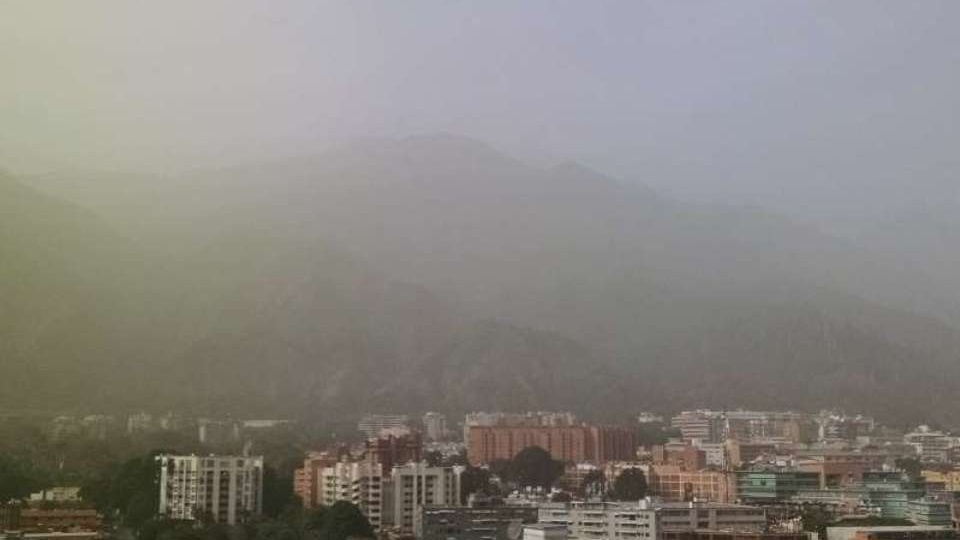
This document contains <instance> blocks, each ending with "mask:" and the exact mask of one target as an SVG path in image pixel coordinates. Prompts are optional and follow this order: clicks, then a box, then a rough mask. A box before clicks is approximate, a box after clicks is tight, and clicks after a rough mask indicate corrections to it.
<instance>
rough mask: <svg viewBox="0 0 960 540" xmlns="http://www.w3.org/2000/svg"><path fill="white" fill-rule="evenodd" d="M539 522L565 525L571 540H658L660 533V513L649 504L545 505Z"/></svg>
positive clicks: (539, 511) (539, 515)
mask: <svg viewBox="0 0 960 540" xmlns="http://www.w3.org/2000/svg"><path fill="white" fill-rule="evenodd" d="M537 523H538V525H541V526H546V527H557V526H565V527H566V528H567V537H568V538H569V539H570V540H584V539H610V540H613V539H616V538H620V539H630V538H633V539H644V540H647V539H649V540H656V539H657V538H659V530H660V529H659V527H660V524H659V523H660V522H659V515H658V513H657V510H656V509H654V508H652V507H650V506H648V505H647V501H640V502H639V503H611V502H572V503H545V504H542V505H540V507H539V509H538V512H537Z"/></svg>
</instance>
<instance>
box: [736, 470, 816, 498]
mask: <svg viewBox="0 0 960 540" xmlns="http://www.w3.org/2000/svg"><path fill="white" fill-rule="evenodd" d="M736 475H737V481H736V482H737V497H738V498H739V499H740V501H741V502H744V503H747V504H772V503H781V502H787V501H789V500H790V499H791V498H793V497H794V496H795V495H797V493H799V492H801V491H813V490H817V489H819V488H820V475H819V474H818V473H816V472H812V471H811V472H808V471H798V470H795V469H789V468H782V467H763V468H755V469H747V470H743V471H737V472H736Z"/></svg>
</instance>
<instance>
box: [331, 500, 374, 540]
mask: <svg viewBox="0 0 960 540" xmlns="http://www.w3.org/2000/svg"><path fill="white" fill-rule="evenodd" d="M323 521H324V524H323V528H322V529H320V538H322V539H323V540H347V538H373V537H374V534H373V527H371V526H370V521H368V520H367V518H366V516H364V515H363V513H362V512H360V509H359V508H357V506H356V505H355V504H352V503H348V502H346V501H337V502H336V503H334V505H333V506H331V507H330V508H329V509H328V510H327V511H326V512H325V516H324V520H323Z"/></svg>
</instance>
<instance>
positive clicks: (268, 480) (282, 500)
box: [263, 465, 295, 518]
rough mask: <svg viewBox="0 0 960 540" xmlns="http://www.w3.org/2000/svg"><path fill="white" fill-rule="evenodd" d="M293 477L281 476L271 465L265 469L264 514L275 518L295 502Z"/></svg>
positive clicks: (265, 466)
mask: <svg viewBox="0 0 960 540" xmlns="http://www.w3.org/2000/svg"><path fill="white" fill-rule="evenodd" d="M294 497H295V496H294V493H293V476H292V475H291V476H285V475H284V476H281V475H280V474H279V473H277V470H276V469H274V468H273V467H271V466H269V465H264V467H263V513H264V515H266V516H267V517H271V518H275V517H277V516H279V515H280V512H281V511H283V509H284V508H286V507H287V506H288V505H289V504H290V503H291V502H293V500H294Z"/></svg>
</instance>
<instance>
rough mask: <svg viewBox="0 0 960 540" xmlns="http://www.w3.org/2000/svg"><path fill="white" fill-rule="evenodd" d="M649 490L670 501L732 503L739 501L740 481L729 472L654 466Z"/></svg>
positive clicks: (649, 479)
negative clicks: (738, 485) (738, 487)
mask: <svg viewBox="0 0 960 540" xmlns="http://www.w3.org/2000/svg"><path fill="white" fill-rule="evenodd" d="M647 487H648V489H649V490H650V493H651V494H653V495H656V496H659V497H660V498H662V499H663V500H664V501H667V502H684V501H692V500H694V499H696V500H701V501H709V502H715V503H731V502H733V501H735V500H736V499H737V478H736V475H735V474H733V473H731V472H729V471H717V470H700V471H688V470H684V468H682V467H679V466H676V465H652V466H650V471H649V473H648V474H647Z"/></svg>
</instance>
